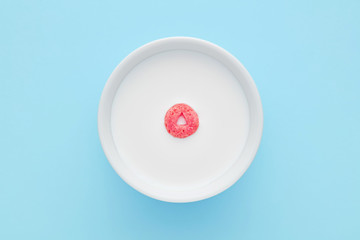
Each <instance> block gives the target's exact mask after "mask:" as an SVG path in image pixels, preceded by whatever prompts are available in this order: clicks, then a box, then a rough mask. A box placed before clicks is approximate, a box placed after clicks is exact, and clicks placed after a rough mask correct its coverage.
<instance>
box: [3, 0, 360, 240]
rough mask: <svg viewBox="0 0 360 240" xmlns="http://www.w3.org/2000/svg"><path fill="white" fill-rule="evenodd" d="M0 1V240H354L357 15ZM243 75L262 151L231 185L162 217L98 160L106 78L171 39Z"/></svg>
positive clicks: (333, 10)
mask: <svg viewBox="0 0 360 240" xmlns="http://www.w3.org/2000/svg"><path fill="white" fill-rule="evenodd" d="M208 2H209V1H177V2H174V3H170V2H160V1H157V2H153V3H147V2H145V1H144V2H136V1H126V2H125V1H124V2H120V1H99V2H93V1H79V2H77V1H62V2H60V1H51V2H50V1H4V0H3V1H1V3H0V30H1V31H0V109H1V112H2V114H1V116H0V134H1V135H0V136H1V137H0V239H4V240H5V239H37V240H39V239H157V240H161V239H360V157H359V156H360V146H359V145H360V127H359V123H360V108H359V104H360V94H359V90H360V71H359V66H360V27H359V26H360V2H359V1H355V0H354V1H340V0H339V1H266V2H265V1H263V2H260V1H246V2H245V1H244V2H238V1H232V2H228V1H220V2H219V3H217V4H209V3H208ZM179 35H180V36H193V37H199V38H203V39H206V40H209V41H212V42H214V43H216V44H218V45H220V46H222V47H223V48H225V49H227V50H228V51H230V52H231V53H232V54H233V55H235V56H236V57H237V58H238V59H239V60H240V61H241V62H242V63H243V64H244V65H245V67H246V68H247V69H248V70H249V72H250V74H251V75H252V76H253V78H254V80H255V82H256V84H257V86H258V89H259V92H260V95H261V97H262V101H263V107H264V118H265V119H264V135H263V140H262V143H261V146H260V149H259V152H258V154H257V156H256V158H255V160H254V162H253V164H252V165H251V167H250V168H249V169H248V171H247V172H246V173H245V175H244V176H243V177H242V178H241V179H240V181H238V182H237V183H236V184H235V185H234V186H233V187H231V188H230V189H228V190H227V191H225V192H224V193H222V194H220V195H218V196H216V197H213V198H211V199H208V200H204V201H200V202H196V203H190V204H171V203H164V202H160V201H157V200H153V199H151V198H148V197H146V196H144V195H142V194H140V193H138V192H136V191H135V190H133V189H132V188H131V187H129V186H128V185H127V184H125V183H124V182H123V181H122V180H121V178H120V177H118V176H117V175H116V173H115V172H114V170H113V169H112V168H111V166H110V164H109V163H108V162H107V160H106V158H105V156H104V153H103V151H102V148H101V146H100V142H99V139H98V133H97V107H98V102H99V98H100V95H101V91H102V89H103V87H104V84H105V82H106V80H107V78H108V76H109V75H110V73H111V72H112V71H113V69H114V68H115V66H116V65H117V64H118V63H119V62H120V61H121V60H122V59H123V58H124V57H125V56H126V55H127V54H129V53H130V52H132V51H133V50H134V49H136V48H137V47H139V46H141V45H143V44H145V43H147V42H149V41H152V40H155V39H158V38H163V37H168V36H179Z"/></svg>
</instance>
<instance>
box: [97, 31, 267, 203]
mask: <svg viewBox="0 0 360 240" xmlns="http://www.w3.org/2000/svg"><path fill="white" fill-rule="evenodd" d="M174 49H184V50H192V51H197V52H200V53H203V54H206V55H209V56H210V57H213V58H215V59H217V60H219V61H220V62H222V63H223V64H224V65H225V66H226V67H227V68H228V69H229V70H230V71H231V72H232V73H233V74H234V76H235V77H236V78H237V79H238V80H239V81H241V82H240V84H241V86H242V88H243V90H244V94H245V96H246V99H247V102H248V105H249V117H250V126H249V134H248V137H247V141H246V143H245V146H244V149H243V151H242V153H241V154H240V156H239V157H238V159H237V161H236V162H235V163H234V164H233V165H232V167H231V168H229V169H228V170H227V171H226V172H225V173H224V174H223V175H221V176H220V177H219V178H217V179H215V180H214V181H212V182H210V183H209V184H208V185H206V186H204V187H201V188H196V189H191V190H188V191H168V190H167V191H165V190H163V189H161V188H157V187H156V186H152V185H150V184H149V183H147V182H145V181H143V180H142V179H141V178H139V177H138V176H137V175H136V174H134V173H133V172H132V170H131V169H129V168H128V167H127V166H126V164H125V163H124V162H123V161H121V157H120V155H119V153H118V152H117V149H116V146H115V143H114V141H113V137H112V132H111V122H110V119H111V107H112V103H113V99H114V97H115V94H116V92H117V89H118V87H119V85H120V83H121V82H122V80H123V79H124V78H125V77H126V75H127V74H128V73H129V72H130V71H131V70H132V69H133V68H134V67H135V66H136V65H137V64H139V63H140V62H142V61H144V60H145V59H147V58H149V57H151V56H153V55H154V54H158V53H160V52H163V51H170V50H174ZM240 76H241V78H239V77H240ZM240 79H241V80H240ZM262 132H263V110H262V104H261V99H260V95H259V93H258V90H257V88H256V85H255V83H254V81H253V79H252V77H251V76H250V74H249V73H248V71H247V70H246V69H245V67H244V66H243V65H242V64H241V63H240V61H239V60H238V59H237V58H235V57H234V56H233V55H231V54H230V53H229V52H227V51H226V50H225V49H223V48H221V47H219V46H218V45H215V44H213V43H211V42H208V41H205V40H202V39H198V38H193V37H168V38H163V39H159V40H155V41H152V42H149V43H147V44H145V45H143V46H141V47H140V48H138V49H136V50H134V51H133V52H132V53H130V54H129V55H128V56H127V57H125V58H124V59H123V60H122V61H121V62H120V63H119V64H118V66H117V67H116V68H115V70H114V71H113V72H112V74H111V75H110V77H109V78H108V80H107V82H106V84H105V87H104V89H103V92H102V95H101V98H100V102H99V108H98V133H99V138H100V142H101V145H102V148H103V150H104V153H105V155H106V157H107V159H108V161H109V163H110V164H111V166H112V167H113V169H114V170H115V171H116V172H117V174H118V175H119V176H120V177H121V178H122V179H123V180H124V181H125V182H126V183H127V184H129V185H130V186H131V187H133V188H134V189H136V190H137V191H139V192H141V193H143V194H145V195H147V196H149V197H152V198H155V199H158V200H161V201H166V202H194V201H199V200H203V199H206V198H210V197H212V196H215V195H217V194H219V193H221V192H223V191H225V190H226V189H228V188H229V187H230V186H232V185H233V184H234V183H235V182H237V181H238V180H239V179H240V178H241V176H242V175H243V174H244V173H245V171H246V170H247V169H248V168H249V166H250V164H251V163H252V161H253V159H254V157H255V155H256V152H257V150H258V148H259V145H260V142H261V137H262ZM241 162H242V164H239V163H241ZM244 162H245V163H244Z"/></svg>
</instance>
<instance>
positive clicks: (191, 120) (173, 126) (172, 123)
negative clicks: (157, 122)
mask: <svg viewBox="0 0 360 240" xmlns="http://www.w3.org/2000/svg"><path fill="white" fill-rule="evenodd" d="M181 116H182V117H184V119H185V121H186V124H178V120H179V118H180V117H181ZM165 127H166V130H167V131H168V133H170V134H171V135H172V136H174V137H177V138H186V137H188V136H190V135H192V134H194V133H195V132H196V130H197V129H198V127H199V117H198V115H197V113H196V112H195V111H194V109H192V108H191V107H190V106H188V105H186V104H184V103H179V104H175V105H174V106H172V107H171V108H170V109H169V110H168V111H167V112H166V115H165Z"/></svg>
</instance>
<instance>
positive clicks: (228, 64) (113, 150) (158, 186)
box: [98, 37, 263, 202]
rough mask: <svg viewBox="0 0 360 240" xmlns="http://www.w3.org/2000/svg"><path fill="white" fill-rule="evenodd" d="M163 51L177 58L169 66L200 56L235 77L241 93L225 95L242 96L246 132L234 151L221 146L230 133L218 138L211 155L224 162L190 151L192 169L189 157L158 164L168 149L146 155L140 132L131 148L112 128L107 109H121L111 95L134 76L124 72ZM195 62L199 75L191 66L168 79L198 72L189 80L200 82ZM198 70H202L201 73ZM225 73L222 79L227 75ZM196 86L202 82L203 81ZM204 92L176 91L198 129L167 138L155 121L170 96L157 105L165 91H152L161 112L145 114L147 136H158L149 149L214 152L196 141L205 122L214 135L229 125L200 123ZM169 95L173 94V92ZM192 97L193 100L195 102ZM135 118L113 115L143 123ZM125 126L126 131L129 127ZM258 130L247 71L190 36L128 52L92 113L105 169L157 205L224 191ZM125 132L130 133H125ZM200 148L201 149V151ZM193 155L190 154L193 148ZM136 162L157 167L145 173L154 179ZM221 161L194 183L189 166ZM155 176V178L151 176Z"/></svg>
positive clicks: (245, 163)
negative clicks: (195, 115)
mask: <svg viewBox="0 0 360 240" xmlns="http://www.w3.org/2000/svg"><path fill="white" fill-rule="evenodd" d="M176 51H184V52H183V53H182V52H179V53H180V54H178V53H177V52H176ZM169 52H174V53H176V54H177V55H176V54H175V55H172V56H171V57H170V58H171V59H169V61H168V62H169V64H172V63H171V62H172V60H174V61H173V62H174V63H176V62H177V63H180V65H181V61H183V63H186V61H185V62H184V59H182V60H179V61H176V59H175V58H176V56H179V58H184V57H185V58H186V57H188V58H189V61H190V62H191V61H192V59H191V58H192V57H193V56H195V58H196V56H198V55H199V54H201V55H202V56H204V57H203V59H205V60H204V61H205V62H207V61H209V63H211V64H219V68H224V69H226V71H228V72H229V74H230V75H231V76H232V77H233V78H234V79H236V81H235V82H236V84H238V85H239V86H240V88H241V90H239V91H238V92H236V91H234V92H233V93H231V94H237V93H239V95H243V96H242V97H243V99H245V100H244V101H243V103H242V104H245V105H243V108H244V109H245V110H244V111H246V113H247V114H244V115H243V118H244V121H243V122H244V124H245V123H246V124H247V125H246V131H245V130H244V131H242V134H243V135H244V136H242V139H243V140H241V139H240V140H239V146H238V147H235V148H234V147H231V149H227V148H226V147H224V146H227V145H229V146H230V145H231V144H230V143H233V141H232V140H231V139H232V138H234V136H233V135H234V134H233V135H231V132H230V133H229V138H228V139H227V138H226V137H225V138H224V137H223V138H222V140H221V141H222V142H223V143H224V144H225V145H221V147H219V148H218V149H216V151H217V152H216V154H218V153H223V154H224V159H222V157H220V158H219V157H217V158H214V159H211V157H209V156H207V155H206V157H205V155H204V158H201V156H202V155H201V152H200V153H199V152H198V153H196V156H200V157H199V158H198V159H199V161H202V162H201V163H199V164H198V165H196V164H197V163H198V162H197V158H195V157H193V158H191V161H190V162H189V161H186V160H187V159H184V157H183V159H184V162H183V163H181V162H180V163H179V161H178V160H172V159H169V161H168V162H164V161H163V162H161V161H160V160H159V159H157V158H156V157H155V156H162V152H161V151H164V154H165V153H166V151H168V150H167V148H165V147H164V149H161V148H160V149H159V148H157V149H156V150H154V151H157V152H155V153H153V154H152V153H149V154H147V153H145V150H144V149H147V148H148V147H149V146H146V145H145V144H144V141H142V140H141V139H142V137H141V134H143V131H140V130H139V131H137V132H136V129H135V128H134V129H135V130H134V135H133V137H134V138H138V140H139V141H138V142H139V145H137V146H131V144H132V143H131V142H132V141H135V142H136V141H137V140H136V139H135V140H134V139H130V138H132V136H131V135H126V134H125V130H117V127H116V126H113V125H114V124H115V125H116V122H115V123H113V121H114V120H112V117H114V116H112V114H113V111H114V110H113V107H114V106H115V107H116V108H121V107H119V106H121V105H119V104H117V103H116V101H118V100H116V99H117V98H119V97H117V95H119V94H123V95H124V93H123V92H124V89H126V87H127V85H129V83H127V82H129V81H130V79H134V76H133V75H134V74H132V78H131V77H129V76H130V75H131V74H130V73H131V72H132V71H133V69H135V68H136V67H137V66H138V65H140V64H144V63H147V62H149V61H147V62H146V61H145V60H148V59H150V58H152V57H154V56H158V55H159V54H163V53H169ZM186 54H188V55H186ZM164 56H165V55H164ZM199 56H200V55H199ZM207 58H209V59H210V58H211V59H212V60H206V59H207ZM199 59H200V60H199ZM199 59H196V61H197V62H196V61H195V60H194V61H195V62H196V63H199V71H197V70H196V69H197V68H194V69H195V70H194V69H193V70H191V71H192V72H186V71H187V70H186V68H184V69H185V70H184V69H182V70H181V71H180V70H179V72H177V73H176V76H175V75H174V78H179V75H182V74H184V76H185V75H186V76H187V78H191V75H189V74H192V73H194V74H198V75H197V76H196V78H194V79H195V80H196V79H200V78H201V74H202V72H201V71H203V72H204V69H205V70H206V64H207V63H204V64H202V62H201V61H202V60H201V59H202V58H201V57H200V58H199ZM211 64H210V65H211ZM165 65H166V64H165ZM185 65H186V64H185ZM210 65H209V69H208V70H209V72H210V73H211V71H213V69H211V68H210ZM174 67H176V66H174ZM178 67H181V66H178ZM170 68H171V66H170ZM200 68H202V70H201V69H200ZM137 69H143V68H137ZM168 69H169V66H164V71H169V70H168ZM188 69H190V68H188ZM137 71H139V70H137ZM157 71H158V72H159V71H162V70H161V69H158V70H157ZM189 71H190V70H189ZM166 74H169V73H168V72H167V73H166ZM170 74H171V73H170ZM174 74H175V73H174ZM214 74H215V75H216V74H217V72H216V71H215V72H214V73H211V74H210V75H209V76H207V78H211V76H213V75H214ZM226 74H228V73H226ZM229 74H228V75H226V76H230V75H229ZM138 75H139V74H138ZM189 76H190V77H189ZM219 76H220V75H219ZM180 77H181V76H180ZM127 78H128V79H127ZM214 78H215V77H214ZM124 79H127V80H124ZM218 80H219V79H215V80H214V81H217V82H216V84H219V81H218ZM124 81H126V84H124V83H123V82H124ZM147 81H149V82H147V84H149V83H151V81H153V83H154V84H153V85H156V84H158V85H159V83H158V82H157V81H158V79H155V78H151V76H150V75H149V79H148V80H147ZM191 81H192V82H194V80H191ZM202 81H203V80H202ZM174 83H175V82H174ZM202 83H204V81H203V82H202ZM196 84H197V83H196V82H194V85H196ZM199 84H200V80H199ZM224 84H227V80H226V79H224ZM130 85H131V82H130ZM149 86H150V88H151V86H152V85H151V84H150V85H149ZM214 86H215V85H214ZM138 87H141V85H136V84H135V85H133V86H131V88H129V87H128V88H127V89H136V88H138ZM199 87H201V86H199ZM204 87H205V86H204ZM211 87H212V85H211V83H210V86H206V88H209V89H210V90H211ZM224 87H225V88H226V89H229V90H226V91H231V89H233V88H231V87H230V85H229V86H224ZM195 88H196V86H195ZM206 88H204V97H203V98H202V96H201V93H199V91H198V92H197V97H194V98H192V96H191V91H189V92H182V93H181V94H183V95H186V96H184V100H185V101H186V100H187V101H188V102H187V103H189V105H190V106H193V107H194V109H195V110H196V111H197V110H199V112H198V113H199V120H200V126H199V129H198V132H196V133H195V134H194V135H193V136H190V137H189V138H187V139H175V138H173V137H172V136H170V135H169V134H167V132H166V130H165V127H163V129H161V127H162V126H161V124H163V122H161V120H162V119H163V116H162V115H161V114H162V112H164V115H165V112H166V111H165V110H167V109H166V108H167V107H171V101H169V96H170V95H169V94H168V95H166V96H168V98H167V99H165V97H164V101H161V97H162V96H163V95H162V94H163V93H165V91H164V89H162V88H161V87H160V86H159V90H158V94H157V93H155V94H154V95H155V96H154V97H155V98H156V97H157V100H156V101H157V102H159V103H161V104H158V105H156V104H155V105H156V106H155V107H156V108H157V109H160V110H161V111H160V110H159V111H157V110H156V112H159V113H160V115H161V116H160V115H159V114H157V113H154V116H151V117H150V116H149V118H151V119H154V121H152V120H151V119H150V120H149V123H148V124H149V126H148V127H149V128H150V129H152V130H149V131H152V132H151V134H153V133H154V132H155V135H158V136H157V137H155V138H154V140H150V141H148V144H149V145H151V144H160V143H159V142H160V141H163V143H161V144H163V145H164V146H165V145H166V146H167V144H168V143H169V144H170V145H169V146H172V147H174V148H173V149H176V148H177V147H179V148H181V149H193V148H191V147H192V145H195V144H197V145H196V146H199V147H198V148H199V149H201V148H202V147H204V149H206V148H207V149H208V150H209V151H210V152H211V151H212V149H215V148H216V147H214V148H213V147H207V146H208V145H206V144H208V143H209V141H210V140H208V142H206V143H205V142H204V143H203V144H202V141H204V140H203V139H204V138H206V136H212V135H209V133H208V132H209V129H210V130H211V128H210V127H209V126H210V125H211V124H213V125H212V129H214V126H215V128H216V131H218V132H219V133H221V128H222V127H223V128H224V129H225V128H226V129H228V130H229V129H231V126H228V125H218V126H216V125H214V124H215V122H219V121H213V122H211V121H210V120H207V119H206V118H207V117H208V116H210V115H209V113H208V112H209V111H208V109H211V106H205V105H204V103H201V101H203V100H204V99H206V97H209V96H206V95H205V94H206V91H205V90H206ZM119 89H122V92H121V91H119ZM154 89H155V90H154ZM154 89H152V90H151V91H152V93H154V91H155V92H156V88H154ZM210 90H209V91H210ZM126 91H127V93H126V94H127V95H128V96H129V97H128V98H126V97H125V98H122V99H131V97H134V96H136V94H139V93H138V92H137V91H136V90H134V93H132V92H129V91H132V90H126ZM179 91H180V90H179ZM194 91H195V90H194ZM118 92H120V93H118ZM174 92H175V93H176V89H175V90H174ZM210 93H211V92H210ZM181 94H180V95H179V96H176V97H174V102H173V104H176V103H178V102H176V100H178V101H182V98H181V96H182V95H181ZM123 95H120V97H122V96H123ZM145 95H146V94H145ZM156 95H157V96H156ZM175 95H176V94H175ZM226 95H227V94H226ZM226 95H225V94H223V95H222V96H219V97H218V101H219V102H221V101H222V99H225V100H227V101H230V100H229V99H227V97H228V96H226ZM139 96H140V95H139ZM171 96H172V95H171ZM170 98H171V97H170ZM189 99H192V100H193V103H194V105H191V101H190V100H189ZM196 99H198V101H197V100H196ZM140 100H141V101H143V102H144V104H146V102H147V101H149V96H144V99H140ZM124 101H125V100H124ZM156 101H155V100H154V102H156ZM150 102H151V101H150ZM122 103H124V102H122ZM162 103H164V104H162ZM225 103H226V102H225ZM125 104H128V105H127V107H129V106H131V105H129V104H130V103H126V102H125ZM133 104H134V106H138V105H136V104H137V103H135V102H134V103H133ZM169 104H170V105H169ZM196 104H198V106H196ZM201 104H202V105H201ZM153 105H154V104H153ZM239 106H240V105H239ZM225 110H226V109H225ZM225 110H224V111H225ZM237 110H238V109H235V112H236V111H237ZM214 111H215V110H214ZM226 111H228V114H227V115H228V116H227V117H229V118H232V117H234V119H236V116H235V115H236V114H235V113H234V116H232V112H231V110H226ZM224 113H226V112H224ZM239 113H241V112H239ZM136 114H139V112H138V111H136V112H132V111H130V112H129V114H128V115H126V116H121V114H120V118H119V117H117V118H116V119H117V120H116V121H120V120H121V119H122V118H128V119H130V120H131V117H133V118H134V121H135V122H136V121H143V120H138V117H139V116H141V115H136ZM238 115H239V114H237V116H238ZM241 116H242V115H241ZM241 116H240V117H241ZM119 119H120V120H119ZM234 119H232V120H234ZM240 120H241V119H240ZM156 121H157V122H156ZM224 121H226V118H225V119H224ZM241 121H242V120H241ZM241 121H239V122H241ZM127 123H129V124H131V121H130V122H129V121H128V122H127ZM141 123H142V122H141ZM152 123H155V124H153V125H154V126H153V125H152ZM230 123H231V121H230ZM119 124H120V123H119ZM134 124H135V123H134ZM137 124H138V123H137ZM232 124H233V123H232ZM155 125H156V126H155ZM244 126H245V125H244ZM129 128H131V126H130V127H129ZM235 128H236V127H235V126H234V131H238V130H235ZM262 129H263V112H262V106H261V100H260V96H259V94H258V91H257V88H256V86H255V83H254V81H253V80H252V78H251V76H250V74H249V73H248V72H247V70H246V69H245V68H244V66H243V65H242V64H241V63H240V62H239V61H238V60H237V59H236V58H235V57H234V56H232V55H231V54H230V53H228V52H227V51H225V50H224V49H222V48H221V47H219V46H217V45H214V44H212V43H210V42H207V41H204V40H200V39H196V38H189V37H172V38H165V39H160V40H157V41H153V42H150V43H148V44H146V45H144V46H142V47H140V48H139V49H137V50H135V51H134V52H132V53H131V54H130V55H129V56H127V57H126V58H125V59H124V60H123V61H122V62H121V63H120V64H119V65H118V66H117V67H116V69H115V70H114V72H113V73H112V74H111V76H110V77H109V79H108V81H107V83H106V85H105V88H104V90H103V93H102V96H101V100H100V104H99V112H98V130H99V136H100V140H101V144H102V147H103V149H104V152H105V154H106V156H107V158H108V160H109V162H110V164H111V166H112V167H113V168H114V170H115V171H116V172H117V173H118V174H119V176H120V177H121V178H122V179H123V180H124V181H125V182H127V183H128V184H129V185H130V186H132V187H133V188H135V189H136V190H138V191H139V192H141V193H143V194H145V195H147V196H150V197H152V198H155V199H159V200H162V201H168V202H192V201H198V200H202V199H206V198H209V197H212V196H214V195H216V194H218V193H220V192H222V191H224V190H226V189H227V188H229V187H230V186H231V185H232V184H234V183H235V182H236V181H237V180H238V179H239V178H240V177H241V176H242V175H243V174H244V172H245V171H246V170H247V168H248V167H249V165H250V164H251V162H252V161H253V159H254V157H255V154H256V152H257V149H258V147H259V144H260V140H261V136H262ZM228 130H227V131H228ZM121 131H122V132H121ZM145 131H147V130H145ZM224 131H225V130H224ZM129 133H130V134H131V131H130V132H129ZM127 134H128V133H127ZM144 134H146V133H144ZM149 134H150V133H149ZM149 134H148V135H146V136H144V138H149V136H150V138H151V135H149ZM240 135H241V134H240ZM139 136H140V137H139ZM235 137H236V135H235ZM239 137H240V136H239ZM119 138H120V140H119ZM121 138H123V139H121ZM126 138H129V141H128V142H127V141H126V140H127V139H126ZM207 138H209V137H207ZM158 139H159V140H158ZM160 139H161V140H160ZM227 141H228V142H227ZM241 141H242V142H241ZM217 142H219V141H218V140H217ZM240 142H241V143H240ZM227 143H228V144H227ZM122 144H125V145H126V144H127V146H122ZM129 144H130V145H129ZM201 144H202V145H201ZM185 145H186V147H183V146H185ZM209 146H211V145H209ZM219 146H220V145H219ZM229 148H230V147H229ZM124 149H125V150H124ZM131 149H137V150H136V151H138V152H137V153H141V154H143V155H144V156H145V157H144V159H140V160H139V159H137V160H136V158H135V157H133V155H132V153H131ZM204 149H202V150H201V151H202V152H203V153H204ZM143 150H144V153H142V151H143ZM235 150H236V151H235ZM159 151H160V152H159ZM194 151H196V149H195V150H194ZM199 151H200V150H199ZM228 151H235V152H234V154H236V157H235V158H234V159H230V158H231V157H229V156H230V155H228ZM146 154H147V155H146ZM166 154H167V155H166V156H168V157H169V156H171V154H170V153H168V152H167V153H166ZM187 154H188V155H189V156H190V155H191V154H192V152H187ZM216 154H215V155H216ZM215 155H214V156H215ZM138 156H141V155H138ZM184 156H185V155H184ZM191 156H192V155H191ZM194 156H195V155H194ZM225 156H227V157H225ZM231 156H233V155H231ZM137 158H139V157H137ZM160 158H161V157H160ZM170 158H171V157H170ZM206 158H209V165H207V164H206V161H207V159H206ZM226 158H229V159H226ZM134 159H135V160H136V161H137V162H136V164H135V163H134V164H133V162H132V161H135V160H134ZM172 161H173V162H172ZM176 161H177V162H176ZM142 163H143V164H144V166H145V165H146V164H152V163H154V165H156V164H158V165H156V171H157V172H153V173H151V174H153V176H154V179H155V180H154V181H153V180H151V177H150V178H149V177H148V176H145V175H146V174H144V170H143V169H142V165H141V164H142ZM162 163H165V165H166V166H164V167H162V165H161V164H162ZM172 163H174V164H175V165H174V166H176V167H174V169H171V166H172V165H171V164H172ZM204 163H205V164H204ZM223 163H224V164H225V163H226V165H224V166H222V167H224V169H222V170H221V171H220V170H219V172H216V174H215V175H214V173H211V174H212V175H211V176H210V175H209V176H208V177H207V176H205V175H206V173H207V172H201V173H200V172H199V176H200V175H201V174H202V175H201V176H205V178H202V179H200V178H199V179H197V178H196V177H197V176H198V175H197V173H196V171H195V172H194V171H192V169H191V168H192V166H194V167H195V166H196V167H197V168H199V166H200V167H201V166H203V168H201V169H202V170H203V171H208V170H206V169H210V170H214V171H216V169H217V168H218V167H217V164H223ZM181 164H183V165H181ZM192 164H193V165H192ZM149 166H150V165H149ZM212 166H213V168H211V167H212ZM219 166H220V165H219ZM207 167H208V168H207ZM169 169H170V170H171V171H173V172H172V173H171V174H168V175H164V176H162V173H163V171H164V172H165V173H166V171H169ZM177 169H178V171H179V172H181V174H182V175H181V174H180V173H179V176H176V175H177V172H176V171H177ZM219 169H220V168H219ZM153 170H154V169H153ZM153 170H152V171H153ZM187 170H189V174H188V175H187V172H186V171H187ZM210 170H209V174H210ZM149 171H150V170H149ZM191 171H192V172H191ZM190 172H191V173H190ZM145 173H146V171H145ZM151 174H150V175H151ZM150 175H149V176H150ZM157 175H158V177H159V178H156V177H157ZM172 176H174V178H172ZM167 177H168V178H167ZM167 179H169V181H168V182H167ZM174 179H175V180H174ZM179 179H180V180H179ZM181 179H183V180H184V184H182V182H181ZM193 179H194V180H193ZM204 179H205V180H204ZM170 180H171V181H172V180H174V181H173V182H171V181H170ZM185 180H186V183H185ZM198 180H199V181H198ZM176 181H177V182H176ZM201 181H202V182H201Z"/></svg>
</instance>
